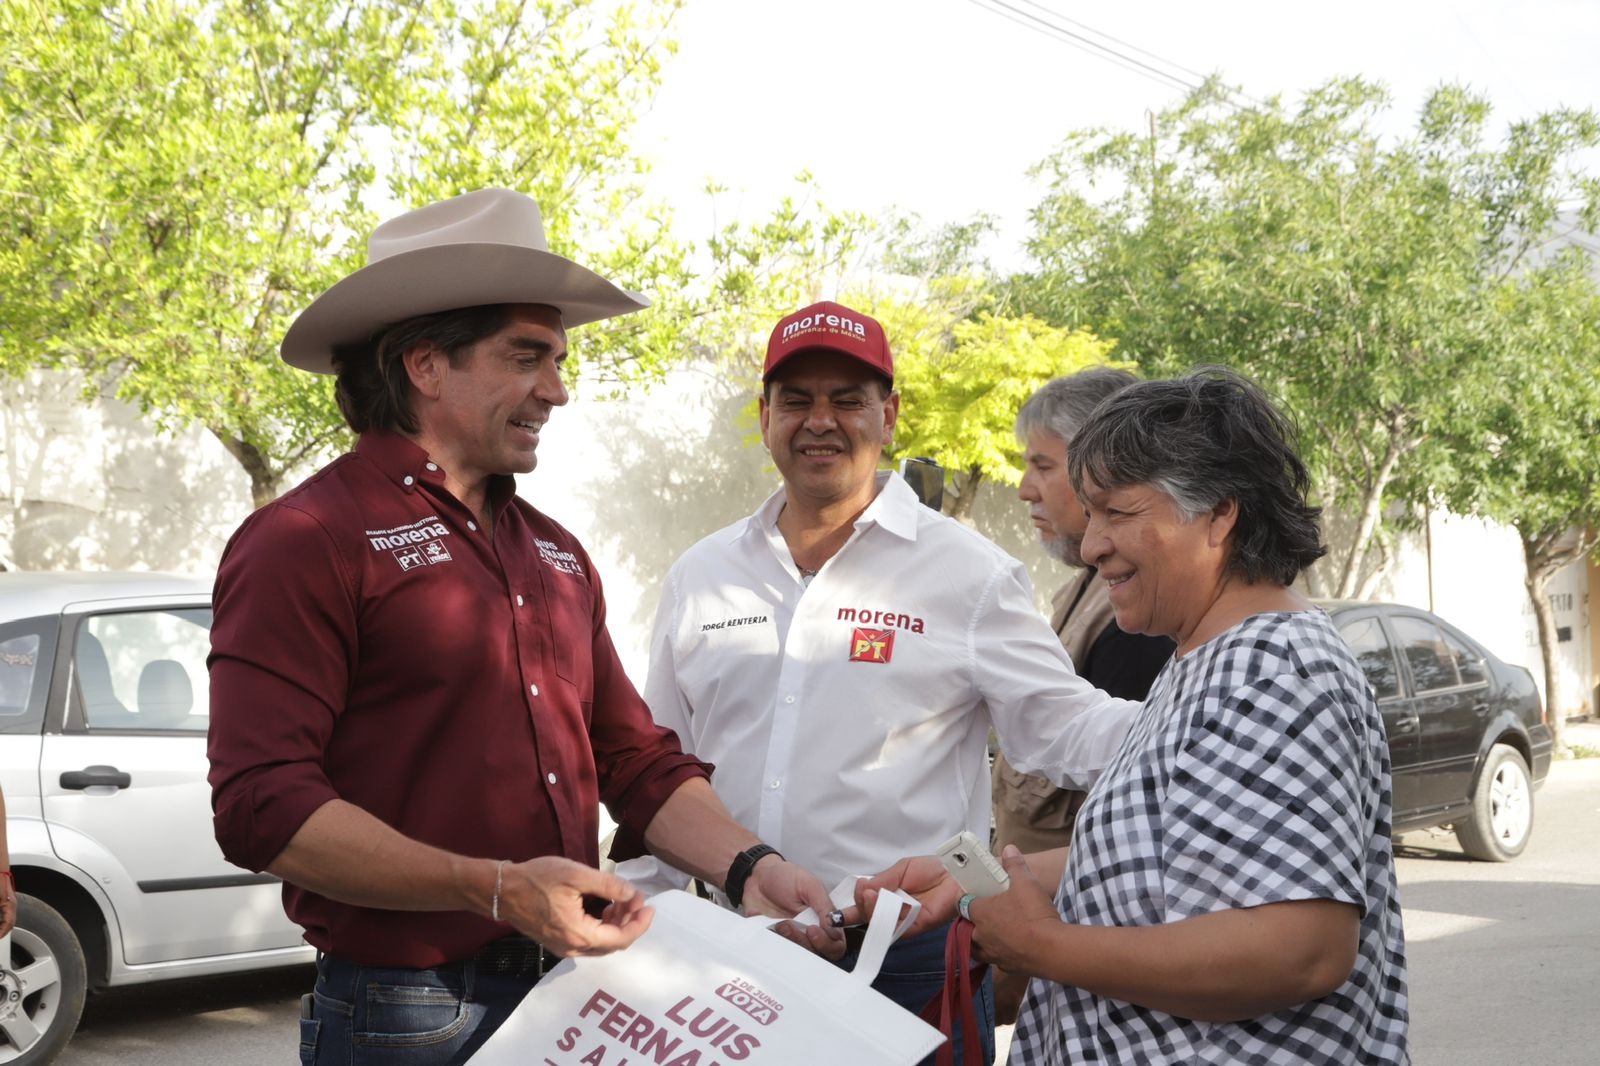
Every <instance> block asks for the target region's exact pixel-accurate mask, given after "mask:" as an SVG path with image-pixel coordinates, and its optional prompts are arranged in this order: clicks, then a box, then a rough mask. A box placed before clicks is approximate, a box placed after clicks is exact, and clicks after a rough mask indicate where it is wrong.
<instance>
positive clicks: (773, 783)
mask: <svg viewBox="0 0 1600 1066" xmlns="http://www.w3.org/2000/svg"><path fill="white" fill-rule="evenodd" d="M781 784H783V782H782V781H779V780H778V779H777V778H776V777H774V778H773V779H772V780H771V781H769V782H767V787H768V788H777V787H778V786H779V785H781Z"/></svg>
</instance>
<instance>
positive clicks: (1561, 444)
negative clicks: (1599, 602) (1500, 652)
mask: <svg viewBox="0 0 1600 1066" xmlns="http://www.w3.org/2000/svg"><path fill="white" fill-rule="evenodd" d="M1570 225H1571V223H1570V222H1569V223H1567V224H1566V225H1563V226H1562V227H1561V228H1562V229H1569V228H1570ZM1574 236H1575V237H1578V238H1581V237H1582V234H1575V235H1574ZM1594 254H1595V253H1593V252H1589V253H1586V252H1585V251H1584V250H1582V249H1581V248H1580V247H1578V246H1575V245H1569V246H1568V247H1567V248H1566V249H1565V250H1564V251H1563V252H1561V253H1560V254H1558V255H1556V256H1554V257H1553V258H1550V259H1549V260H1547V261H1545V262H1542V263H1532V264H1529V263H1526V262H1525V263H1524V266H1523V268H1522V269H1520V270H1519V272H1518V274H1517V275H1516V276H1515V277H1512V278H1508V279H1507V280H1506V281H1504V282H1502V283H1501V284H1500V285H1499V286H1498V287H1497V289H1496V291H1495V292H1494V293H1493V295H1492V299H1493V300H1494V302H1495V303H1496V305H1497V308H1498V310H1499V312H1500V313H1499V316H1498V318H1499V320H1500V321H1501V322H1502V323H1504V325H1505V327H1506V329H1505V333H1504V335H1503V342H1502V345H1501V347H1500V350H1499V356H1500V357H1499V358H1498V359H1497V360H1496V366H1497V370H1498V375H1497V379H1498V380H1497V381H1496V384H1495V387H1493V388H1491V389H1489V390H1487V391H1486V392H1484V393H1483V394H1481V395H1480V396H1479V397H1478V401H1479V402H1478V403H1477V404H1476V405H1475V407H1474V408H1473V410H1472V411H1471V412H1470V414H1471V416H1472V417H1465V416H1463V417H1460V418H1458V419H1457V420H1456V421H1455V422H1453V423H1452V424H1451V425H1450V426H1449V427H1448V442H1449V444H1450V445H1451V450H1452V453H1453V455H1454V462H1453V463H1451V464H1450V466H1449V467H1448V468H1447V469H1446V470H1444V471H1441V472H1440V476H1439V477H1438V478H1437V479H1436V480H1435V483H1434V491H1435V493H1436V494H1437V496H1438V498H1439V500H1440V502H1442V503H1443V504H1444V505H1445V506H1447V507H1449V508H1450V509H1451V510H1453V511H1456V512H1458V513H1461V514H1472V515H1478V516H1481V517H1483V518H1487V519H1490V520H1491V521H1495V522H1503V523H1505V524H1507V525H1511V526H1514V527H1515V528H1516V530H1517V533H1518V534H1519V535H1520V537H1521V539H1522V550H1523V557H1524V559H1525V561H1526V564H1527V576H1526V580H1525V587H1526V588H1527V591H1528V598H1529V600H1530V601H1531V603H1532V606H1533V612H1534V617H1535V619H1536V621H1537V624H1538V628H1539V644H1540V647H1541V649H1542V651H1543V658H1544V663H1543V665H1544V678H1545V707H1546V710H1547V712H1548V713H1547V717H1548V720H1549V723H1550V731H1551V734H1552V735H1553V736H1554V738H1555V742H1556V751H1557V753H1558V754H1559V753H1564V752H1565V750H1566V741H1565V737H1564V732H1565V729H1564V727H1565V723H1566V707H1567V704H1566V698H1565V695H1564V693H1563V691H1562V686H1561V675H1560V672H1559V671H1558V670H1557V669H1556V662H1555V648H1556V627H1555V617H1554V611H1553V610H1552V609H1551V605H1550V596H1549V584H1550V579H1551V578H1552V577H1554V576H1555V574H1556V573H1557V572H1558V571H1560V570H1561V569H1562V568H1563V567H1566V566H1568V565H1570V564H1571V563H1573V562H1576V561H1578V560H1580V559H1582V558H1584V556H1586V555H1589V554H1591V553H1593V552H1594V551H1595V550H1596V548H1597V547H1600V288H1597V286H1596V282H1595V276H1596V274H1595V271H1596V270H1597V267H1596V263H1597V261H1600V256H1596V257H1595V258H1591V255H1594Z"/></svg>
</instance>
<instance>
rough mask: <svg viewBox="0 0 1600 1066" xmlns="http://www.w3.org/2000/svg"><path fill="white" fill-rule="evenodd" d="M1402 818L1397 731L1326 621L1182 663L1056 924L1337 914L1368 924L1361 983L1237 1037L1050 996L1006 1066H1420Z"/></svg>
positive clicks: (1299, 623)
mask: <svg viewBox="0 0 1600 1066" xmlns="http://www.w3.org/2000/svg"><path fill="white" fill-rule="evenodd" d="M1389 804H1390V793H1389V749H1388V745H1387V743H1386V742H1385V740H1384V733H1383V721H1382V719H1381V718H1380V717H1379V715H1378V709H1377V707H1376V705H1375V704H1374V703H1373V700H1372V695H1371V692H1370V690H1369V689H1368V687H1367V683H1366V680H1365V678H1363V676H1362V674H1361V672H1360V670H1359V669H1358V668H1357V666H1356V663H1355V660H1354V659H1353V658H1352V656H1351V654H1350V650H1349V648H1348V647H1347V646H1346V645H1345V643H1344V641H1343V640H1342V639H1341V638H1340V637H1339V634H1338V631H1337V630H1335V629H1334V627H1333V623H1332V622H1331V621H1329V619H1328V617H1327V616H1326V615H1324V614H1323V613H1322V612H1320V611H1308V612H1300V613H1280V614H1264V615H1256V616H1254V617H1251V618H1248V619H1246V620H1245V621H1243V622H1241V623H1240V624H1239V625H1237V626H1235V627H1233V628H1232V629H1230V630H1228V631H1227V632H1226V633H1223V634H1221V635H1220V636H1218V637H1216V638H1214V639H1212V640H1211V641H1209V642H1207V643H1206V644H1204V645H1202V646H1200V647H1199V648H1196V649H1195V650H1194V651H1192V652H1190V653H1189V654H1187V655H1185V656H1183V657H1182V658H1181V659H1178V658H1175V659H1173V660H1172V661H1171V662H1170V663H1169V664H1168V665H1167V667H1166V668H1165V669H1164V670H1163V671H1162V673H1161V675H1160V677H1158V678H1157V679H1156V683H1155V686H1154V687H1153V688H1152V689H1151V691H1150V698H1149V699H1148V700H1147V701H1146V703H1145V706H1144V709H1143V710H1142V711H1141V713H1140V715H1139V717H1138V718H1137V719H1136V720H1135V721H1134V724H1133V726H1132V727H1131V728H1130V730H1129V732H1128V736H1127V739H1126V740H1125V741H1124V742H1123V746H1122V749H1121V751H1119V752H1118V754H1117V757H1116V758H1115V760H1113V762H1112V763H1111V766H1110V767H1109V768H1108V769H1107V770H1106V772H1105V775H1104V776H1103V777H1102V778H1101V780H1100V781H1099V783H1098V784H1097V785H1096V786H1095V789H1094V791H1093V793H1091V795H1090V797H1089V799H1088V801H1087V803H1086V804H1085V805H1084V808H1083V811H1082V813H1081V814H1079V816H1078V825H1077V829H1076V830H1075V832H1074V834H1073V842H1072V852H1071V857H1070V860H1069V862H1068V865H1067V870H1066V874H1065V875H1064V876H1063V878H1062V882H1061V888H1060V890H1059V892H1058V893H1057V895H1056V908H1057V909H1058V910H1059V911H1060V912H1061V916H1062V918H1063V919H1064V920H1066V921H1068V922H1074V923H1078V924H1083V925H1102V926H1135V925H1154V924H1156V923H1158V922H1173V921H1178V920H1180V919H1183V918H1188V917H1191V916H1194V915H1198V914H1206V913H1210V912H1214V911H1219V910H1223V909H1225V908H1243V907H1254V906H1259V905H1261V904H1264V903H1274V902H1282V901H1285V900H1298V899H1334V900H1342V901H1344V902H1348V903H1354V904H1356V905H1357V906H1359V907H1360V908H1361V911H1362V916H1361V946H1360V951H1359V954H1358V957H1357V960H1356V965H1355V969H1354V970H1353V971H1352V973H1351V975H1350V978H1349V980H1347V981H1346V982H1345V983H1344V985H1343V986H1341V987H1340V988H1339V989H1338V990H1337V991H1335V992H1333V993H1332V994H1330V995H1327V996H1324V997H1322V998H1321V999H1317V1000H1313V1001H1311V1002H1309V1003H1304V1004H1302V1005H1300V1006H1298V1007H1291V1008H1288V1009H1285V1010H1281V1011H1277V1012H1275V1013H1273V1014H1268V1015H1264V1016H1262V1017H1259V1018H1253V1019H1251V1020H1249V1021H1245V1022H1229V1023H1207V1022H1195V1021H1190V1020H1188V1019H1185V1018H1179V1017H1176V1016H1174V1015H1171V1014H1165V1013H1162V1012H1161V1011H1155V1010H1147V1009H1145V1008H1143V1007H1137V1006H1133V1005H1132V1004H1129V1003H1124V1002H1121V1001H1118V1000H1111V999H1106V998H1102V997H1100V996H1095V995H1091V994H1089V993H1087V992H1084V991H1082V990H1080V989H1077V988H1072V987H1068V986H1063V985H1057V984H1052V983H1049V982H1046V981H1042V980H1035V981H1033V982H1032V984H1031V985H1030V986H1029V988H1028V995H1027V998H1026V1000H1025V1001H1024V1002H1023V1006H1022V1011H1021V1014H1020V1016H1019V1018H1018V1022H1017V1028H1016V1034H1015V1038H1014V1041H1013V1044H1012V1049H1011V1062H1013V1063H1017V1064H1020V1066H1036V1064H1041V1066H1042V1064H1049V1066H1066V1064H1069V1063H1073V1064H1076V1063H1088V1062H1095V1063H1129V1064H1134V1063H1138V1064H1144V1063H1239V1064H1251V1066H1265V1064H1274V1066H1276V1064H1284V1066H1288V1064H1294V1066H1311V1064H1317V1063H1326V1064H1329V1066H1335V1064H1337V1066H1348V1064H1352V1063H1362V1064H1368V1063H1406V1062H1409V1061H1410V1057H1409V1053H1408V1050H1407V1041H1406V1029H1407V1004H1406V956H1405V938H1404V934H1403V933H1402V931H1401V925H1400V907H1399V904H1398V902H1397V901H1396V899H1395V873H1394V857H1393V855H1392V853H1391V851H1390V841H1389V832H1390V830H1389V826H1390V807H1389Z"/></svg>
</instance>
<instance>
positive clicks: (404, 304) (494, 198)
mask: <svg viewBox="0 0 1600 1066" xmlns="http://www.w3.org/2000/svg"><path fill="white" fill-rule="evenodd" d="M481 304H545V305H547V306H549V307H554V308H555V309H556V310H558V311H560V312H561V320H562V323H563V324H564V325H566V326H568V327H572V326H581V325H583V324H584V323H585V322H597V321H599V320H600V319H602V318H612V317H614V316H616V315H625V314H627V313H629V312H630V311H638V310H640V309H641V308H645V307H649V306H650V301H649V300H647V299H645V298H644V297H643V296H640V295H638V294H637V293H632V292H627V291H626V290H623V289H619V288H617V287H616V286H615V285H613V284H611V282H609V281H607V280H606V279H605V278H602V277H601V276H600V275H598V274H596V273H595V272H594V271H592V270H586V269H584V268H583V267H581V266H579V265H578V264H577V263H574V262H572V260H570V259H563V258H562V257H561V256H559V255H555V254H554V253H552V252H551V251H550V247H549V245H548V244H546V243H545V239H544V222H543V220H542V219H541V218H540V217H539V205H538V204H536V203H534V202H533V200H532V199H531V198H530V197H527V196H524V195H523V194H522V193H519V192H513V191H512V190H510V189H479V190H478V191H477V192H469V193H463V194H462V195H460V196H456V197H452V198H451V199H449V200H441V201H440V202H439V203H436V204H429V205H428V206H426V207H419V208H417V209H416V210H415V211H407V212H406V213H405V214H403V215H400V216H399V217H398V218H391V219H389V220H388V221H387V222H383V223H380V224H379V225H378V228H377V229H375V230H373V231H372V236H371V237H370V238H368V240H367V265H366V266H364V267H362V268H361V269H360V270H358V271H356V272H355V273H354V274H351V275H350V276H349V277H347V278H345V279H344V280H342V281H340V282H338V283H337V284H335V285H334V286H333V287H332V288H331V289H329V290H328V291H327V292H325V293H323V294H322V295H321V296H318V297H317V298H316V299H315V300H314V301H312V303H311V306H310V307H307V308H306V309H305V310H304V311H302V312H301V313H300V317H299V318H297V319H295V320H294V322H293V323H292V324H291V325H290V326H289V330H288V332H287V333H285V334H284V335H283V345H282V346H281V348H280V351H281V352H282V353H283V361H284V362H286V363H288V364H289V365H290V366H294V367H299V368H300V369H301V370H310V371H312V372H314V373H317V374H331V373H333V372H334V368H333V349H334V346H335V345H340V344H349V343H353V342H359V341H364V340H366V339H368V338H370V337H371V336H372V335H373V334H374V333H376V332H377V331H378V330H380V329H381V328H383V327H384V326H387V325H390V324H391V323H394V322H399V321H402V320H404V319H407V318H411V317H412V316H414V315H426V314H432V313H434V312H436V311H453V310H455V309H456V308H460V307H477V306H479V305H481Z"/></svg>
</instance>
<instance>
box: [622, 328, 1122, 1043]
mask: <svg viewBox="0 0 1600 1066" xmlns="http://www.w3.org/2000/svg"><path fill="white" fill-rule="evenodd" d="M762 380H763V387H762V395H761V399H760V413H761V433H762V439H763V441H764V442H765V443H766V446H767V448H768V450H769V451H770V452H771V453H772V461H773V463H774V464H775V465H776V466H777V468H778V472H779V473H780V474H781V475H782V477H783V485H782V487H781V488H780V489H779V490H778V491H776V492H774V493H773V494H772V496H771V497H770V498H769V499H768V500H767V501H766V502H765V503H764V504H762V505H761V507H760V509H759V510H757V511H756V513H755V514H754V515H752V516H750V517H749V518H746V519H743V520H741V521H739V522H736V523H734V524H733V525H731V526H729V527H727V528H726V529H723V530H721V531H719V532H716V533H713V534H711V535H710V536H708V537H706V538H705V539H703V540H701V541H700V542H699V543H698V544H696V545H695V546H694V547H692V548H690V549H689V551H687V552H686V553H684V555H683V557H682V558H681V559H679V560H678V561H677V562H676V563H675V564H673V567H672V569H671V571H670V572H669V573H668V575H667V580H666V585H665V587H664V589H663V591H662V596H661V605H660V608H659V610H658V612H657V614H656V624H655V633H654V637H653V638H652V641H651V655H650V677H649V681H648V682H647V683H646V686H645V697H646V699H647V701H648V702H649V704H650V709H651V711H652V712H653V713H654V714H655V716H656V720H657V721H658V722H660V723H661V724H663V725H666V726H668V727H670V728H672V729H674V730H676V731H677V735H678V736H680V737H681V738H682V739H683V742H684V745H685V747H686V748H688V749H689V750H691V751H693V752H695V753H696V754H698V755H700V756H702V757H705V758H709V759H714V760H715V761H716V763H717V772H716V775H715V777H714V778H713V783H714V784H715V786H716V789H717V794H718V795H719V796H721V797H722V799H723V800H724V802H726V803H727V805H728V807H729V809H730V810H732V811H733V813H734V816H735V817H737V818H738V819H739V820H740V821H741V822H743V823H744V824H745V825H746V826H748V827H749V828H750V829H751V830H752V831H754V832H758V833H760V834H761V835H762V837H763V838H765V839H770V840H773V841H774V842H775V843H777V844H778V845H779V846H780V847H782V848H784V849H785V853H786V854H789V855H791V856H793V857H794V858H795V860H796V861H797V862H799V863H800V864H801V865H802V866H804V867H806V868H807V869H810V870H813V871H815V872H816V873H818V874H820V875H821V876H822V878H823V880H824V881H825V882H827V883H828V884H830V885H831V884H834V883H836V882H837V881H840V880H842V879H844V878H846V877H848V876H850V875H852V874H868V873H872V872H875V871H877V870H880V869H883V868H885V867H887V866H889V865H890V864H891V863H893V862H894V861H895V860H897V859H899V858H901V857H902V856H904V855H908V854H910V855H916V854H931V853H932V852H933V851H934V850H935V849H936V848H938V847H939V845H940V844H942V843H943V842H944V841H945V840H946V839H948V838H949V837H951V836H952V835H954V834H955V833H957V832H958V831H960V830H963V829H965V830H970V831H972V832H973V833H975V834H977V835H978V836H979V838H980V839H983V840H987V839H988V835H989V787H988V785H989V775H988V766H987V763H986V751H985V742H986V740H987V738H988V735H989V730H990V726H991V725H993V727H994V728H995V730H996V732H997V733H998V734H999V736H1000V741H1001V744H1002V745H1003V746H1004V748H1005V750H1006V751H1007V752H1008V753H1009V754H1010V755H1011V756H1012V758H1013V760H1014V761H1015V762H1016V763H1017V765H1019V766H1021V767H1023V768H1024V769H1027V770H1030V771H1033V772H1037V773H1047V774H1049V775H1050V776H1051V778H1052V780H1054V781H1056V783H1058V784H1061V783H1070V784H1073V785H1075V786H1077V787H1080V788H1081V787H1087V785H1088V783H1089V782H1090V781H1091V780H1092V779H1093V778H1094V777H1095V776H1096V775H1097V774H1098V773H1099V771H1101V770H1102V769H1104V768H1105V766H1106V765H1107V764H1108V762H1109V761H1110V759H1111V756H1112V755H1113V754H1115V752H1116V750H1117V747H1118V746H1119V745H1120V743H1121V740H1122V736H1123V733H1124V732H1126V729H1127V724H1128V721H1129V719H1130V715H1131V711H1132V709H1133V706H1134V705H1132V704H1127V703H1124V702H1121V701H1115V700H1112V699H1111V698H1110V697H1108V696H1106V694H1105V693H1102V692H1099V691H1097V690H1095V689H1094V688H1092V687H1091V686H1089V685H1088V684H1086V683H1085V682H1084V681H1083V680H1082V679H1081V678H1079V677H1078V676H1077V675H1075V674H1074V673H1073V670H1072V663H1071V662H1070V661H1069V660H1068V658H1067V655H1066V652H1065V651H1063V650H1062V647H1061V643H1060V641H1059V640H1057V639H1056V635H1055V634H1054V633H1053V632H1051V630H1050V627H1049V626H1048V625H1047V624H1046V623H1045V620H1044V619H1043V618H1041V617H1040V616H1039V612H1038V611H1037V610H1036V609H1035V607H1034V605H1033V592H1032V589H1031V588H1030V586H1029V583H1028V578H1027V576H1026V574H1025V572H1024V571H1023V569H1022V565H1021V564H1020V563H1018V562H1017V561H1016V560H1015V559H1013V558H1011V557H1010V556H1009V555H1007V554H1006V553H1005V552H1003V551H1001V550H1000V549H999V548H997V547H996V546H995V545H994V544H992V543H990V542H989V541H987V540H985V539H984V538H983V537H981V536H979V535H978V534H976V533H974V532H972V530H970V529H968V528H967V527H965V526H963V525H961V524H960V523H959V522H956V521H955V520H953V519H951V518H947V517H945V516H944V515H941V514H938V513H937V512H935V511H933V510H932V509H930V508H928V507H924V506H922V504H921V503H919V502H918V500H917V497H916V495H915V494H914V493H913V492H912V490H911V488H910V486H909V485H907V484H906V482H905V481H904V480H902V479H901V478H900V477H899V476H898V475H896V474H892V473H889V472H886V471H880V470H879V469H878V462H879V460H880V459H881V457H882V454H883V449H884V448H885V447H886V446H887V445H888V444H889V443H890V441H891V440H892V438H893V434H894V427H895V423H896V421H897V420H898V418H899V414H900V394H899V393H897V392H896V391H894V359H893V356H892V354H891V352H890V349H889V343H888V340H887V338H886V337H885V336H884V331H883V327H882V326H881V325H880V324H879V323H878V322H877V321H876V320H875V319H873V318H871V317H870V316H868V315H864V314H861V313H860V312H858V311H854V310H852V309H851V308H848V307H845V306H842V305H840V304H837V303H831V302H824V303H820V304H814V305H812V306H810V307H805V308H802V309H801V310H799V311H796V312H794V313H793V314H791V315H789V316H787V317H785V318H784V319H782V320H781V321H780V322H779V323H778V324H777V326H776V327H774V329H773V331H772V336H771V338H770V340H769V341H768V344H767V358H766V365H765V368H764V371H763V375H762ZM816 737H823V738H826V740H825V742H823V743H808V742H807V739H808V738H816ZM667 861H668V862H670V860H667ZM660 866H661V864H660V863H656V862H654V861H653V860H651V859H649V858H645V859H641V860H637V861H635V862H633V863H630V864H628V865H627V866H625V867H624V869H625V870H626V872H627V873H628V874H629V875H630V876H635V877H637V878H639V879H641V880H644V879H649V880H650V881H652V882H653V883H654V884H655V885H657V886H660V887H665V886H666V885H669V884H674V883H677V881H678V880H679V879H680V878H681V872H679V873H674V872H673V871H671V870H670V869H661V868H660ZM944 946H945V945H944V931H943V930H938V931H935V932H933V933H931V934H926V935H923V936H918V937H913V938H911V939H910V940H906V941H901V942H899V943H896V944H895V945H894V946H893V947H892V948H890V950H889V953H888V955H887V957H886V958H885V961H884V964H883V967H882V969H881V970H880V971H879V978H878V981H877V983H876V984H875V986H874V987H876V988H877V989H878V990H879V991H881V992H882V993H883V994H884V995H886V996H888V997H890V998H891V999H893V1000H895V1001H896V1002H897V1003H899V1004H901V1005H902V1006H904V1007H907V1008H909V1009H911V1010H920V1009H921V1008H922V1007H923V1005H924V1004H926V1003H927V1002H928V1000H929V999H931V998H932V997H933V996H934V995H935V994H936V993H937V992H938V991H939V989H940V987H941V986H942V985H943V981H944V977H943V973H944ZM976 1000H977V1002H976V1008H977V1013H978V1016H979V1018H980V1019H981V1023H980V1027H981V1029H982V1032H981V1033H980V1034H979V1036H980V1038H981V1043H982V1046H983V1051H984V1054H985V1057H986V1059H992V1057H993V1053H994V1048H993V1040H994V1032H993V1022H994V1016H993V1000H992V991H991V988H990V986H989V985H988V983H987V982H986V983H985V984H984V986H983V987H982V989H981V990H980V992H979V994H978V996H977V997H976ZM964 1039H968V1040H970V1039H971V1034H967V1035H966V1036H965V1038H964ZM929 1062H930V1063H931V1062H932V1059H931V1058H930V1060H929Z"/></svg>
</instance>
